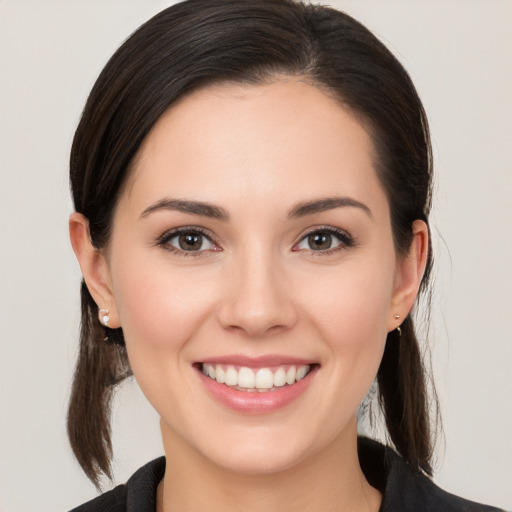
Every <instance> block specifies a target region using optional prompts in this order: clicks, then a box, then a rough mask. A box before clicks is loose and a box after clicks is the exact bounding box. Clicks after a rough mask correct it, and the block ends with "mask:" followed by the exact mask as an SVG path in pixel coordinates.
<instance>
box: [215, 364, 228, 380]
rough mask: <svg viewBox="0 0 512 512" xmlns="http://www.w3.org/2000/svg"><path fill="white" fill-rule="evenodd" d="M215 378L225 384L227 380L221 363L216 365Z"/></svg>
mask: <svg viewBox="0 0 512 512" xmlns="http://www.w3.org/2000/svg"><path fill="white" fill-rule="evenodd" d="M215 380H216V381H217V382H218V383H219V384H224V382H226V374H225V372H224V370H223V369H222V366H221V365H220V364H218V365H217V366H216V367H215Z"/></svg>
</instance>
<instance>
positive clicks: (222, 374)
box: [202, 363, 311, 393]
mask: <svg viewBox="0 0 512 512" xmlns="http://www.w3.org/2000/svg"><path fill="white" fill-rule="evenodd" d="M310 371H311V366H310V365H283V366H278V367H273V368H270V367H267V368H258V369H256V368H248V367H247V366H241V367H236V366H226V365H221V364H208V363H203V365H202V372H203V374H204V375H206V376H207V377H209V378H210V379H213V380H215V381H217V382H218V383H219V384H224V385H226V386H229V387H231V388H233V389H236V390H238V391H247V392H260V393H261V392H263V393H265V392H274V391H277V390H278V389H279V388H282V387H284V386H291V385H292V384H295V383H296V382H299V381H301V380H302V379H304V378H305V377H306V375H308V373H309V372H310Z"/></svg>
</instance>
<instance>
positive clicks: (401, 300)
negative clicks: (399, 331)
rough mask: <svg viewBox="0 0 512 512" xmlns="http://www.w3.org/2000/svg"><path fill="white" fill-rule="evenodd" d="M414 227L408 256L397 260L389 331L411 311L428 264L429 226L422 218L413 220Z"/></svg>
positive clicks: (398, 324)
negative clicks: (397, 316)
mask: <svg viewBox="0 0 512 512" xmlns="http://www.w3.org/2000/svg"><path fill="white" fill-rule="evenodd" d="M412 228H413V239H412V243H411V248H410V250H409V253H408V254H407V255H406V256H401V257H399V259H398V261H397V269H396V276H395V286H394V290H393V297H392V299H391V311H390V313H391V318H390V320H389V323H388V331H392V330H393V329H396V328H397V327H399V326H400V324H401V323H402V322H403V319H404V318H405V317H406V316H407V315H408V314H409V312H410V311H411V309H412V306H413V305H414V301H415V299H416V296H417V295H418V290H419V287H420V284H421V279H422V278H423V274H424V272H425V267H426V265H427V258H428V248H429V241H428V239H429V231H428V226H427V224H426V223H425V222H423V221H422V220H416V221H414V222H413V225H412ZM395 315H400V318H399V319H397V318H395Z"/></svg>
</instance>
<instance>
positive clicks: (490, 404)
mask: <svg viewBox="0 0 512 512" xmlns="http://www.w3.org/2000/svg"><path fill="white" fill-rule="evenodd" d="M170 3H171V2H169V1H163V0H138V1H135V0H96V1H95V0H61V1H57V0H45V1H40V0H32V1H31V0H0V43H1V44H0V58H1V62H0V122H1V126H0V130H1V132H0V166H1V167H0V169H1V182H0V247H1V259H0V336H1V353H0V511H1V512H33V511H36V510H37V511H39V512H45V511H48V512H49V511H52V512H54V511H57V510H66V509H69V508H71V507H72V506H74V505H77V504H79V503H81V502H83V501H85V500H87V499H90V498H91V497H93V496H94V495H95V490H94V488H93V486H92V485H91V484H90V483H89V482H88V481H87V479H86V478H85V476H83V474H82V473H81V471H80V469H79V467H78V464H77V463H76V462H75V461H74V459H73V457H72V455H71V450H70V448H69V445H68V442H67V439H66V435H65V413H66V402H67V399H68V393H69V387H70V381H71V375H72V369H73V365H74V359H75V356H76V351H77V343H76V342H77V330H78V322H79V302H78V287H79V281H80V274H79V269H78V265H77V264H76V262H75V259H74V255H73V253H72V251H71V249H70V246H69V243H68V235H67V220H68V216H69V214H70V212H71V209H72V207H71V202H70V199H69V192H68V180H67V163H68V154H69V149H70V144H71V140H72V136H73V132H74V129H75V127H76V124H77V121H78V118H79V115H80V112H81V109H82V107H83V104H84V102H85V99H86V96H87V94H88V92H89V90H90V88H91V86H92V84H93V82H94V80H95V78H96V77H97V75H98V73H99V71H100V69H101V68H102V66H103V65H104V64H105V63H106V60H107V59H108V57H109V56H110V55H111V54H112V53H113V51H114V50H115V49H116V48H117V46H118V45H119V44H120V43H121V42H122V41H123V40H124V39H125V38H126V37H127V36H128V34H129V33H131V32H132V31H133V30H134V29H135V28H136V27H137V26H138V25H140V24H141V23H142V22H143V21H145V20H146V19H147V18H149V17H150V16H151V15H153V14H155V13H156V12H157V11H159V10H161V9H162V8H164V7H166V6H167V5H170ZM330 4H331V5H332V6H335V7H338V8H340V9H342V10H346V11H347V12H348V13H349V14H351V15H353V16H354V17H356V18H358V19H359V20H361V21H362V22H363V23H365V24H366V25H367V26H368V27H369V28H370V29H372V30H373V31H374V32H375V33H376V34H377V35H378V36H379V37H380V38H381V39H382V40H383V41H384V42H385V43H386V44H387V45H388V46H389V47H390V48H391V50H392V51H393V52H394V53H395V54H396V55H397V56H398V58H399V59H400V60H401V62H402V63H403V64H404V65H405V67H406V68H407V69H408V71H409V72H410V74H411V75H412V77H413V80H414V81H415V83H416V85H417V88H418V91H419V93H420V96H421V97H422V99H423V101H424V104H425V107H426V110H427V113H428V115H429V118H430V122H431V128H432V136H433V144H434V151H435V164H436V173H437V198H436V201H435V209H434V213H433V216H432V223H433V227H434V247H435V253H436V262H437V272H436V273H437V276H436V278H437V285H436V291H435V296H434V311H433V319H432V329H431V344H432V350H433V359H434V372H435V376H436V379H437V385H438V391H439V395H440V398H441V407H442V413H443V419H444V431H445V436H444V440H443V439H441V440H440V443H439V444H438V450H437V474H436V481H437V482H438V483H439V484H440V485H441V486H443V487H445V488H447V489H449V490H451V492H454V493H456V494H461V495H463V496H465V497H467V498H470V499H474V500H478V501H482V502H490V503H493V504H495V505H498V506H501V507H504V508H507V509H511V508H512V377H511V373H512V372H511V363H512V335H511V329H510V325H509V324H510V320H511V317H512V298H511V293H510V290H511V288H512V270H511V266H512V229H511V225H512V201H511V196H512V150H511V145H512V62H511V60H512V57H511V50H512V30H511V29H510V24H511V22H512V2H511V1H510V0H338V1H335V0H331V1H330ZM113 428H114V445H115V446H114V447H115V456H116V462H115V476H116V483H120V482H123V481H125V480H126V479H127V477H128V476H129V475H130V474H131V473H132V472H133V471H134V470H135V469H136V468H138V467H139V466H140V465H142V464H143V463H145V462H147V461H148V460H150V459H151V458H154V457H156V456H158V455H160V454H161V453H162V448H161V444H160V433H159V428H158V418H157V417H156V414H155V413H154V412H153V411H152V409H151V407H150V406H149V405H148V404H147V403H146V402H145V400H144V399H143V398H142V397H141V393H140V392H139V391H138V389H137V386H136V384H135V383H133V382H132V383H128V384H127V385H125V386H124V388H123V389H121V391H120V392H119V393H118V396H117V400H116V405H115V409H114V427H113Z"/></svg>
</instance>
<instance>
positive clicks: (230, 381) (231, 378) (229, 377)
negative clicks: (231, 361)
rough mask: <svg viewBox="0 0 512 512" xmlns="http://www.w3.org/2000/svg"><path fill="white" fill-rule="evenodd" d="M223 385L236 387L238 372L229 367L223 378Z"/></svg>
mask: <svg viewBox="0 0 512 512" xmlns="http://www.w3.org/2000/svg"><path fill="white" fill-rule="evenodd" d="M224 379H225V383H226V384H227V385H228V386H237V385H238V372H237V371H236V370H235V369H234V368H233V367H232V366H230V367H229V368H228V369H227V370H226V373H225V376H224Z"/></svg>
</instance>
